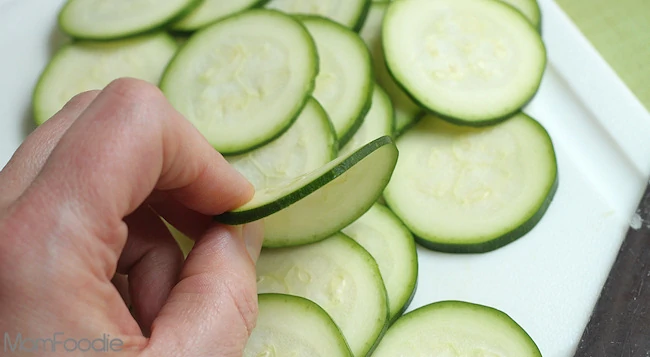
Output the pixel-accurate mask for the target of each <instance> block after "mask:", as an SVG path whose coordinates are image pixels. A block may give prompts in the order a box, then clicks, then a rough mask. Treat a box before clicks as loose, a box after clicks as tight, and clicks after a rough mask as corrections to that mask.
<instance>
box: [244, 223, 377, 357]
mask: <svg viewBox="0 0 650 357" xmlns="http://www.w3.org/2000/svg"><path fill="white" fill-rule="evenodd" d="M257 289H258V291H259V292H261V293H285V294H291V295H297V296H302V297H304V298H307V299H310V300H312V301H314V302H316V303H317V304H318V305H320V306H321V307H322V308H323V309H324V310H325V311H327V313H328V314H329V315H330V316H331V317H332V320H334V322H336V324H337V325H338V326H339V328H340V329H341V331H342V332H343V336H345V338H346V340H347V341H348V344H349V345H350V350H352V353H353V354H354V356H357V357H365V356H366V355H367V354H368V352H369V351H370V350H371V349H372V347H373V346H374V345H375V342H376V341H377V339H378V338H379V336H381V334H382V333H383V332H384V330H385V327H386V322H387V319H388V304H387V299H386V290H385V288H384V284H383V281H382V278H381V273H380V272H379V268H378V267H377V263H376V262H375V260H374V259H373V258H372V256H370V254H369V253H368V252H367V251H366V250H365V249H363V248H362V247H361V246H360V245H359V244H358V243H356V242H355V241H354V240H352V239H351V238H349V237H347V236H345V235H344V234H342V233H337V234H335V235H333V236H331V237H329V238H328V239H325V240H323V241H321V242H318V243H315V244H309V245H304V246H301V247H293V248H283V249H265V250H263V251H262V254H261V255H260V258H259V260H258V262H257Z"/></svg>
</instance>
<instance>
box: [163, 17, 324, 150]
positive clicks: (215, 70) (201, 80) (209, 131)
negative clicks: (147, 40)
mask: <svg viewBox="0 0 650 357" xmlns="http://www.w3.org/2000/svg"><path fill="white" fill-rule="evenodd" d="M317 68H318V59H317V54H316V48H315V46H314V43H313V41H312V39H311V37H310V36H309V33H307V31H306V30H305V29H304V27H303V26H302V25H301V24H300V23H299V22H298V21H297V20H295V19H293V18H291V17H289V16H287V15H284V14H282V13H279V12H276V11H269V10H251V11H247V12H245V13H242V14H240V15H236V16H233V17H229V18H228V19H226V20H223V21H219V22H217V23H216V24H215V25H212V26H210V27H207V28H205V29H204V30H202V31H200V32H198V33H197V34H195V35H194V36H192V37H191V38H190V40H189V41H188V42H187V43H186V44H185V46H184V47H183V48H182V50H181V51H180V52H179V54H178V55H177V56H176V58H175V59H174V60H173V61H172V63H171V64H170V66H169V68H168V69H167V71H166V73H165V76H164V78H163V80H162V83H161V88H162V89H163V91H164V92H165V94H166V95H167V97H168V98H169V100H170V102H171V103H172V104H173V105H174V107H175V108H176V109H177V110H179V111H180V112H181V113H182V114H183V115H184V116H185V117H186V118H187V119H188V120H189V121H190V122H192V124H194V126H196V127H197V128H198V130H199V131H200V132H201V133H202V134H203V135H204V136H205V137H206V139H207V140H208V141H209V142H210V143H211V144H212V146H213V147H214V148H215V149H217V150H218V151H220V152H222V153H223V154H226V155H231V154H240V153H243V152H246V151H249V150H251V149H254V148H256V147H259V146H260V145H263V144H264V143H267V142H269V141H270V140H272V139H274V138H276V137H277V136H279V135H280V134H281V133H282V132H284V131H285V130H286V129H287V128H288V127H289V126H290V125H291V123H292V122H293V121H294V119H295V118H296V117H297V115H298V114H299V112H300V110H302V107H303V106H304V103H305V101H306V100H307V99H308V98H309V95H310V94H311V91H312V90H313V86H314V80H315V77H316V73H317Z"/></svg>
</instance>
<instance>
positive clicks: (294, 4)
mask: <svg viewBox="0 0 650 357" xmlns="http://www.w3.org/2000/svg"><path fill="white" fill-rule="evenodd" d="M370 3H371V0H271V1H270V2H269V3H268V4H267V5H266V7H267V8H270V9H276V10H280V11H284V12H287V13H290V14H296V15H315V16H321V17H324V18H328V19H330V20H332V21H335V22H338V23H340V24H341V25H343V26H345V27H347V28H349V29H351V30H354V31H357V30H358V29H359V28H361V26H362V25H363V22H364V20H365V18H366V14H367V13H368V8H369V7H370Z"/></svg>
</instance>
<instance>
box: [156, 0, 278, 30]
mask: <svg viewBox="0 0 650 357" xmlns="http://www.w3.org/2000/svg"><path fill="white" fill-rule="evenodd" d="M203 1H205V0H199V1H198V3H197V5H196V6H195V7H194V8H192V9H190V10H189V11H187V12H186V13H184V14H182V16H179V17H177V18H175V19H174V20H173V21H170V22H169V23H168V24H167V28H168V30H169V31H170V32H172V33H178V34H185V35H187V34H191V33H194V32H196V31H200V30H202V29H204V28H206V27H210V26H212V25H214V23H216V22H219V21H221V20H223V19H225V18H228V17H230V16H234V15H238V14H241V13H242V12H244V11H248V10H252V9H258V8H262V7H264V5H266V3H267V2H269V1H270V0H259V1H258V2H256V3H255V4H253V5H252V6H251V7H249V8H246V9H242V10H239V11H236V12H233V13H232V14H229V15H226V16H222V17H218V18H215V19H213V20H211V21H208V22H206V23H205V24H203V25H201V26H199V27H196V28H185V27H175V24H176V23H177V22H178V21H180V20H182V19H183V17H185V16H186V15H189V13H190V12H192V10H194V9H196V8H197V7H198V6H199V4H200V3H201V2H203Z"/></svg>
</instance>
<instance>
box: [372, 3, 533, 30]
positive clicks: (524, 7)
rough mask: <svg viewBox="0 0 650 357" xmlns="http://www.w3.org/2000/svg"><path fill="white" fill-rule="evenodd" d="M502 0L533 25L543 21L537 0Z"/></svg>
mask: <svg viewBox="0 0 650 357" xmlns="http://www.w3.org/2000/svg"><path fill="white" fill-rule="evenodd" d="M430 1H432V0H430ZM500 1H502V2H504V3H506V4H508V5H510V6H512V7H514V8H515V9H517V10H519V11H520V12H521V13H522V14H523V15H524V16H526V18H527V19H528V21H530V23H531V24H532V25H533V26H535V27H539V25H540V21H541V14H540V10H539V5H538V4H537V1H536V0H500ZM376 4H386V3H376ZM373 5H374V4H373Z"/></svg>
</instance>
